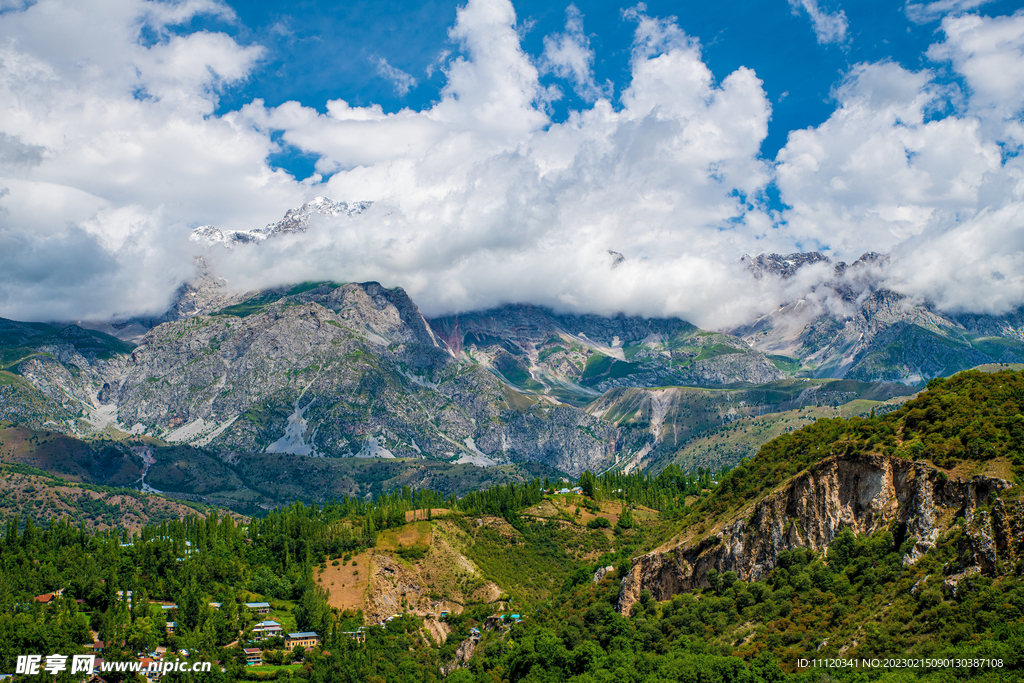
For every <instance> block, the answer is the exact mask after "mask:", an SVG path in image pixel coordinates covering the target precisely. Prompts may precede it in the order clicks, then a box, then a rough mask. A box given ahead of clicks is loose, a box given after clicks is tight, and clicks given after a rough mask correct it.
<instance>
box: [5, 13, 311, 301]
mask: <svg viewBox="0 0 1024 683" xmlns="http://www.w3.org/2000/svg"><path fill="white" fill-rule="evenodd" d="M198 15H216V16H220V17H221V18H223V19H226V20H234V14H233V13H232V12H231V10H230V8H228V7H226V6H224V5H222V4H220V3H218V2H213V1H211V0H188V1H185V2H177V3H164V2H146V1H144V0H116V1H115V0H49V1H44V2H39V3H38V4H35V5H33V6H31V7H28V8H27V9H26V10H24V11H20V12H11V13H6V14H4V15H2V16H0V129H2V135H3V137H2V138H0V143H2V144H0V187H5V188H7V189H8V192H9V193H8V195H7V196H5V197H4V198H3V199H0V235H2V238H0V239H2V240H3V241H4V244H5V248H4V249H3V253H4V256H3V257H2V260H3V263H2V264H0V269H3V270H4V271H5V273H6V276H5V278H4V282H3V284H2V285H0V311H2V313H0V314H2V315H7V316H14V317H20V318H39V317H44V318H65V319H67V318H73V319H77V318H83V317H93V316H106V315H111V314H113V313H126V312H127V313H133V312H144V311H159V310H160V309H161V307H163V306H165V305H166V303H167V300H168V298H169V296H170V295H171V293H172V292H173V291H174V288H175V287H176V285H177V282H176V280H180V277H182V276H183V275H184V274H187V273H188V272H189V255H188V254H187V253H184V250H183V249H182V247H180V246H178V243H179V241H180V240H181V239H182V236H183V233H184V232H186V231H187V228H188V226H189V224H193V223H195V222H216V223H219V224H222V225H224V226H225V227H228V226H236V227H239V228H242V227H251V226H252V225H253V223H254V222H258V221H261V220H262V219H263V218H264V217H265V216H266V215H267V214H268V213H273V212H279V211H281V210H282V208H283V207H287V206H289V205H292V204H294V203H296V202H300V201H301V200H302V198H303V197H304V191H303V190H302V188H301V187H299V186H298V185H296V184H295V183H294V181H293V180H292V179H291V178H290V177H288V176H287V175H285V174H283V173H276V172H273V171H272V170H271V169H270V168H269V167H268V166H267V164H266V158H267V155H268V154H269V153H270V152H271V151H273V149H274V145H273V143H271V142H270V140H269V139H268V138H267V136H265V135H263V134H260V133H257V132H255V131H253V130H252V129H251V128H249V127H246V126H242V125H239V123H238V122H237V116H236V115H233V114H229V115H227V116H223V117H217V116H213V115H212V113H213V111H214V108H215V106H216V102H217V97H218V93H219V92H220V90H221V88H222V87H223V86H224V85H226V84H230V83H235V82H238V81H240V80H242V79H245V78H247V77H248V75H249V74H250V73H251V72H252V70H253V69H254V68H255V67H256V65H257V64H258V63H259V59H260V58H261V55H262V53H263V51H262V48H260V47H258V46H243V45H239V44H238V43H236V42H235V41H233V40H232V39H231V38H229V37H228V36H226V35H224V34H221V33H211V32H206V31H199V32H193V33H191V34H187V35H178V34H177V33H176V32H174V31H173V30H172V29H173V28H174V27H176V26H178V25H180V24H182V23H184V22H187V21H189V20H190V19H191V18H192V17H195V16H198ZM143 31H145V32H146V36H147V38H148V39H147V40H146V41H143V40H142V36H143ZM90 241H91V244H90ZM42 244H45V245H46V248H45V249H44V248H42V247H41V245H42ZM87 244H88V245H89V246H86V245H87ZM61 250H68V252H67V253H61ZM76 254H81V255H82V256H83V258H82V259H81V261H80V262H79V261H78V260H77V259H76V257H75V255H76ZM88 254H102V255H103V256H102V258H100V257H98V256H97V257H89V258H88V259H86V258H85V256H86V255H88ZM46 258H50V259H51V260H52V265H53V268H54V269H60V270H61V272H60V273H56V272H55V273H53V274H52V275H44V274H43V270H44V267H43V264H44V263H45V259H46ZM97 259H99V261H98V262H102V263H103V264H104V265H103V274H102V278H98V276H95V274H94V273H93V268H94V265H95V262H97ZM86 260H88V261H89V262H88V263H87V262H86ZM32 263H35V264H37V266H31V267H30V266H29V265H28V264H32ZM76 263H77V264H78V266H77V268H76V267H74V266H75V264H76ZM26 268H28V270H26ZM16 273H21V274H22V275H23V276H24V277H28V278H29V280H28V281H26V282H20V281H18V280H17V279H16V276H15V274H16ZM29 273H31V274H32V275H31V276H30V275H29ZM78 276H80V281H79V284H78V285H77V286H76V285H73V283H74V282H75V281H76V280H75V278H76V277H78ZM45 283H51V284H53V288H52V289H48V288H47V286H44V285H45ZM62 283H67V284H66V285H65V284H62Z"/></svg>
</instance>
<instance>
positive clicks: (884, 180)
mask: <svg viewBox="0 0 1024 683" xmlns="http://www.w3.org/2000/svg"><path fill="white" fill-rule="evenodd" d="M942 28H943V31H944V32H945V34H946V40H945V41H944V42H942V43H939V44H936V45H934V46H932V48H931V49H930V50H929V51H928V56H929V57H931V58H932V59H934V60H938V61H940V62H942V61H949V62H951V63H952V65H953V68H954V69H955V70H956V71H957V72H959V73H960V74H962V75H963V76H964V79H965V81H966V83H967V85H968V87H969V92H968V93H967V95H966V99H965V101H964V106H963V111H962V113H959V114H952V115H948V116H945V117H938V116H936V112H938V111H942V110H943V108H944V107H945V106H946V104H947V103H948V102H949V101H957V100H959V99H960V97H959V96H958V95H957V93H955V92H950V90H949V87H948V86H940V85H938V84H937V83H936V81H935V80H934V74H933V73H932V72H930V71H927V70H923V71H919V72H911V71H908V70H906V69H904V68H902V67H900V66H898V65H896V64H893V63H880V64H861V65H858V66H856V67H855V68H854V69H853V70H852V71H851V73H850V74H849V76H848V77H847V78H846V80H845V81H844V82H843V83H842V84H841V85H840V87H838V88H837V90H836V93H835V96H836V99H837V100H838V102H839V108H838V109H837V110H836V111H835V113H834V114H833V115H832V116H831V117H830V118H829V119H828V120H827V121H826V122H824V123H823V124H821V125H820V126H817V127H815V128H810V129H807V130H803V131H794V132H792V133H790V137H789V141H788V143H787V144H786V146H785V147H784V148H783V149H782V150H781V151H780V152H779V156H778V161H779V164H778V167H777V169H776V172H777V183H778V186H779V189H780V191H781V196H782V199H783V201H784V202H785V203H787V204H789V205H790V206H791V207H792V209H790V210H788V211H786V212H785V213H784V214H783V218H784V220H785V221H786V226H787V230H789V231H790V232H791V234H792V237H793V238H795V239H798V240H800V241H801V243H802V244H804V245H805V246H813V245H822V246H827V247H829V248H830V249H831V250H832V251H833V253H835V254H836V255H838V256H839V257H841V258H847V259H849V258H855V257H856V256H857V255H858V254H859V253H862V252H864V251H868V250H875V251H887V252H890V253H892V254H893V255H894V256H895V259H894V260H893V265H892V268H891V269H890V275H889V277H890V279H889V285H890V286H891V287H893V288H895V289H897V290H898V291H901V292H904V293H907V294H910V295H913V296H915V297H917V298H919V299H927V300H930V301H932V302H933V303H935V304H937V305H938V306H940V307H941V308H944V309H948V310H972V311H978V312H982V311H983V312H990V313H1002V312H1005V311H1007V310H1010V309H1012V308H1015V307H1018V306H1020V305H1021V304H1022V303H1024V284H1022V279H1021V276H1020V275H1019V273H1021V272H1022V271H1021V269H1020V266H1021V264H1022V263H1024V241H1022V236H1024V223H1022V221H1021V217H1022V216H1024V164H1022V162H1021V159H1020V157H1019V156H1018V155H1017V154H1015V153H1014V150H1015V149H1016V150H1019V149H1020V141H1021V140H1022V139H1024V137H1017V135H1018V131H1020V124H1021V121H1020V116H1021V106H1022V102H1024V100H1022V96H1021V94H1020V87H1021V83H1024V81H1022V80H1021V78H1020V77H1019V76H1018V74H1020V73H1022V72H1024V54H1022V51H1021V46H1022V42H1024V41H1022V39H1021V38H1022V34H1024V15H1022V14H1021V13H1018V14H1017V15H1014V16H1013V17H1002V18H982V17H959V18H950V17H947V18H946V19H945V20H943V23H942Z"/></svg>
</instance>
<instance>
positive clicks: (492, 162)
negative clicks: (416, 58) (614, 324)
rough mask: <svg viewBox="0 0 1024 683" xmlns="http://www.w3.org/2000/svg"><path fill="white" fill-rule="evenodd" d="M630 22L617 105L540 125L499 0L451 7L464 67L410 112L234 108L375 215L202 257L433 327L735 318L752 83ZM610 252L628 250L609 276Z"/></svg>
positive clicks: (656, 29)
mask: <svg viewBox="0 0 1024 683" xmlns="http://www.w3.org/2000/svg"><path fill="white" fill-rule="evenodd" d="M628 17H629V18H630V19H632V20H633V21H635V22H636V32H635V36H634V48H635V49H634V58H633V62H632V72H633V73H632V81H631V83H630V84H629V86H628V87H627V88H626V89H625V90H624V91H623V94H622V98H621V104H622V107H621V109H620V110H618V111H616V110H615V109H614V108H613V107H612V106H611V104H610V103H609V102H608V101H607V100H605V99H598V100H597V101H596V102H595V104H594V105H593V106H592V107H590V108H587V109H584V110H582V111H579V112H573V113H572V114H571V116H570V117H569V119H568V120H567V121H565V122H563V123H557V124H553V123H552V122H551V121H550V120H549V119H548V118H547V116H546V115H545V114H544V113H543V106H542V105H543V102H542V100H543V97H544V92H543V88H542V87H541V86H540V85H539V82H538V71H537V68H536V67H535V66H534V65H533V63H532V61H531V59H530V58H529V56H528V55H526V54H524V53H523V51H522V48H521V47H520V43H519V37H518V35H517V33H516V29H515V26H516V21H515V15H514V13H513V12H512V10H511V6H510V5H508V4H507V3H505V2H485V1H483V0H480V1H476V2H470V3H469V4H468V5H467V6H466V7H465V8H464V9H463V10H461V11H460V13H459V15H458V21H457V23H456V25H455V27H454V28H453V29H452V31H451V36H452V38H453V39H454V40H456V41H457V42H458V43H459V44H460V46H461V47H462V50H463V53H464V54H465V57H462V58H459V59H456V60H455V61H453V62H451V63H450V64H449V66H448V67H447V70H446V76H447V79H448V81H447V85H446V87H445V89H444V92H443V97H442V99H441V101H440V102H438V103H437V104H436V105H434V106H432V107H430V108H428V109H425V110H423V111H413V110H409V109H406V110H403V111H400V112H397V113H394V114H385V113H383V111H381V110H380V109H379V108H373V107H369V108H357V107H351V106H349V105H348V104H347V103H345V102H341V101H335V102H331V103H329V105H328V107H327V113H326V114H321V113H318V112H317V111H316V110H314V109H312V108H307V107H303V106H301V105H299V104H298V103H289V104H286V105H282V106H280V107H276V108H266V107H264V106H263V105H262V103H259V104H256V105H253V106H250V107H246V108H245V109H244V110H243V115H244V116H246V117H249V119H250V120H252V121H253V122H254V124H255V125H256V126H258V127H259V128H261V129H276V130H282V131H283V135H284V139H285V140H286V141H287V142H288V143H290V144H293V145H296V146H298V147H300V148H302V149H303V150H306V151H308V152H312V153H315V154H318V155H321V162H320V167H321V168H322V169H323V170H325V171H326V170H333V171H337V172H336V174H335V175H334V176H333V177H332V178H331V179H330V181H329V182H328V183H327V188H326V190H324V194H326V195H328V196H332V197H335V198H337V199H356V198H358V199H372V200H375V201H377V202H378V203H377V204H376V205H375V206H374V207H373V209H371V210H370V211H368V212H367V213H366V214H364V215H362V216H360V217H359V218H357V219H356V220H354V221H348V220H347V219H346V220H344V221H340V222H338V223H337V224H334V225H323V226H320V230H319V232H316V231H314V233H315V234H312V235H310V236H309V238H307V239H305V240H294V241H287V240H282V241H280V242H277V243H276V244H271V242H269V241H268V242H266V243H263V244H261V245H260V249H235V250H233V251H232V252H230V253H227V252H224V253H221V252H215V254H216V255H215V258H217V259H218V263H217V267H218V268H220V269H221V271H222V272H225V273H228V276H229V278H230V279H232V280H234V281H239V282H246V283H255V282H256V280H255V279H252V278H251V277H247V274H251V273H259V274H260V276H259V277H260V278H272V279H275V280H277V281H281V282H284V281H288V280H290V279H293V278H295V277H296V276H297V272H296V270H297V269H298V268H300V267H301V268H302V269H303V272H304V273H306V275H307V276H309V274H310V272H311V271H312V272H315V273H316V274H317V277H333V278H336V279H349V280H359V279H368V278H370V279H382V280H386V281H388V282H392V283H395V284H401V285H402V286H404V287H406V288H407V289H409V291H410V293H411V294H412V295H413V297H414V298H415V300H416V301H417V302H419V303H420V304H421V305H422V306H423V307H424V308H425V309H426V310H427V312H428V313H435V314H436V313H442V312H448V311H452V310H464V309H467V308H475V307H480V306H488V305H494V304H497V303H501V302H503V301H533V302H537V303H548V304H551V305H556V306H560V307H563V308H566V307H575V308H580V309H589V310H604V311H607V312H614V311H616V310H632V311H642V312H646V313H648V314H652V315H654V314H658V315H662V314H679V315H684V316H686V317H688V318H690V319H694V320H700V321H703V322H706V321H710V320H711V319H712V317H713V316H718V317H720V318H722V319H725V318H728V319H729V320H733V321H736V320H738V319H740V318H742V317H743V316H745V315H748V314H749V311H750V307H751V301H750V300H748V299H743V298H741V297H739V296H738V294H739V292H740V291H741V288H742V287H743V286H745V285H744V282H743V277H742V275H741V274H739V270H738V269H736V268H734V267H733V265H732V262H733V261H734V260H735V258H736V257H738V255H739V254H740V253H742V248H743V246H745V245H749V244H750V243H751V242H753V241H756V235H760V234H763V233H764V232H766V231H767V230H768V223H769V221H768V217H767V216H766V215H765V214H764V213H763V212H761V211H759V210H757V209H755V208H753V207H752V206H751V205H749V204H748V203H746V202H745V201H744V200H743V197H746V196H751V197H752V196H754V195H755V194H756V193H758V192H759V191H760V190H761V189H762V188H763V187H764V185H765V184H766V182H767V181H768V179H769V166H768V165H767V164H766V163H765V162H764V161H762V160H759V159H758V150H759V147H760V144H761V141H762V140H763V139H764V137H765V135H766V134H767V123H768V118H769V116H770V112H771V109H770V105H769V103H768V101H767V99H766V97H765V94H764V91H763V90H762V88H761V82H760V81H759V80H758V79H757V77H756V76H755V75H754V73H753V72H752V71H750V70H749V69H739V70H737V71H736V72H735V73H733V74H731V75H729V76H728V77H727V78H726V79H725V80H724V81H723V82H722V83H721V84H716V83H715V82H714V78H713V77H712V75H711V72H710V70H709V69H708V68H707V66H706V65H705V64H704V63H703V62H702V60H701V55H700V47H699V43H698V42H697V41H695V40H693V39H691V38H689V37H687V36H686V35H685V34H684V33H683V32H682V31H681V30H680V29H679V28H678V27H677V26H676V25H675V24H674V23H672V22H671V21H667V20H659V19H656V18H651V17H648V16H646V15H644V14H643V13H642V12H640V11H639V10H633V11H631V12H630V13H629V14H628ZM571 18H572V14H571V13H570V19H571ZM570 30H573V29H572V27H570ZM752 235H754V236H752ZM263 247H266V248H265V249H264V248H263ZM608 249H615V250H616V251H620V252H622V253H624V254H625V255H626V257H627V260H626V262H625V263H624V264H622V265H621V266H619V267H618V268H616V269H615V270H614V271H612V270H611V268H610V264H609V262H608V255H607V250H608ZM721 254H727V256H726V257H725V258H722V257H721ZM304 279H306V278H304ZM697 292H703V294H701V295H699V296H697V295H695V293H697Z"/></svg>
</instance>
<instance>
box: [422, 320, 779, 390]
mask: <svg viewBox="0 0 1024 683" xmlns="http://www.w3.org/2000/svg"><path fill="white" fill-rule="evenodd" d="M430 324H431V326H432V327H433V329H434V330H435V332H436V333H437V335H438V337H439V338H441V339H443V340H444V342H445V344H446V345H447V346H448V348H449V349H450V350H451V352H452V353H453V354H454V355H455V356H456V357H460V358H466V359H469V360H473V361H477V362H480V363H482V364H484V365H486V366H487V367H489V368H491V369H492V371H494V372H495V373H497V374H500V375H501V376H502V377H503V378H505V379H506V380H507V381H509V382H510V383H511V384H513V385H516V386H518V387H519V388H521V389H523V390H526V391H530V392H535V393H540V394H546V395H551V396H556V397H559V398H569V399H570V400H573V396H575V402H577V403H580V402H584V401H586V400H589V399H592V398H594V397H596V396H597V395H598V394H600V393H603V392H605V391H608V390H609V389H613V388H616V387H624V386H644V387H651V386H666V385H678V384H684V385H702V386H717V385H722V384H733V383H737V382H746V383H750V384H764V383H767V382H772V381H775V380H779V379H782V378H783V377H784V376H785V375H784V374H783V373H782V372H781V371H780V370H779V369H778V368H777V367H776V366H775V365H774V364H772V362H771V361H769V360H768V359H767V358H766V357H765V355H764V354H763V353H761V352H759V351H756V350H754V349H752V348H750V346H749V345H748V344H747V343H746V342H745V341H743V340H742V339H739V338H738V337H735V336H730V335H726V334H717V333H709V332H702V331H701V330H699V329H697V328H696V327H694V326H693V325H690V324H689V323H687V322H685V321H682V320H679V319H677V318H640V317H637V316H632V317H627V316H622V315H619V316H614V317H604V316H597V315H559V314H556V313H554V312H553V311H551V310H550V309H547V308H543V307H538V306H524V305H514V306H513V305H510V306H504V307H502V308H498V309H493V310H489V311H484V312H478V313H468V314H464V315H459V316H449V317H445V318H437V319H434V320H431V321H430Z"/></svg>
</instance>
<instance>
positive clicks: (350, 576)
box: [315, 552, 373, 610]
mask: <svg viewBox="0 0 1024 683" xmlns="http://www.w3.org/2000/svg"><path fill="white" fill-rule="evenodd" d="M315 571H316V575H317V583H319V584H320V585H321V586H323V587H324V588H325V589H326V590H327V593H328V599H327V602H328V604H330V606H331V607H337V608H338V609H342V610H346V609H347V610H359V609H363V604H364V602H365V596H366V589H367V588H368V587H369V585H370V576H371V575H372V573H373V563H372V561H371V557H370V553H369V552H363V553H359V554H358V555H356V556H355V557H353V558H352V559H351V560H350V561H349V562H348V563H347V564H342V563H341V560H338V566H333V565H331V564H329V563H328V565H327V569H324V570H323V571H320V569H316V570H315ZM357 572H358V573H357Z"/></svg>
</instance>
